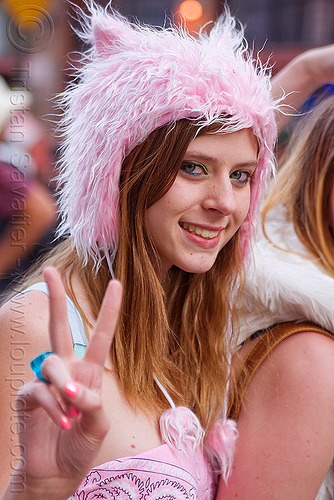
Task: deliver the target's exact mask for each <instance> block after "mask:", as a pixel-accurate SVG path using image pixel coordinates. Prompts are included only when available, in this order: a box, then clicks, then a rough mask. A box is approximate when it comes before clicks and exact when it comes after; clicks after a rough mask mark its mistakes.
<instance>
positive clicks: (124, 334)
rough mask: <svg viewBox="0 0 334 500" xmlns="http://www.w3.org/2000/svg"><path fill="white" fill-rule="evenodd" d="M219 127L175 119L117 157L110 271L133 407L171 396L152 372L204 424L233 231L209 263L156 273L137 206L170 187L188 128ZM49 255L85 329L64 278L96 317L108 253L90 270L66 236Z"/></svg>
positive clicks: (221, 346) (120, 356)
mask: <svg viewBox="0 0 334 500" xmlns="http://www.w3.org/2000/svg"><path fill="white" fill-rule="evenodd" d="M221 128H222V123H221V121H220V122H219V123H215V124H213V125H211V126H209V127H206V128H204V129H202V130H201V129H199V128H198V126H196V124H194V123H192V122H191V121H189V120H186V119H184V120H180V121H177V122H176V123H174V124H173V125H166V126H164V127H161V128H159V129H157V130H155V131H154V132H152V133H151V134H150V135H149V137H148V138H147V139H146V140H145V141H144V142H143V143H142V144H140V145H139V146H137V147H136V148H135V149H134V150H133V151H132V152H131V153H130V154H129V155H128V157H127V158H126V159H125V160H124V162H123V166H122V172H121V179H120V200H119V206H120V228H119V234H120V237H119V246H118V250H117V254H116V259H115V262H114V271H115V276H116V278H117V279H119V280H120V281H121V282H122V284H123V287H124V296H123V304H122V311H121V315H120V319H119V322H118V326H117V331H116V334H115V339H114V342H113V345H112V348H111V357H112V362H113V367H114V369H115V371H116V373H117V374H118V377H119V381H120V386H121V388H122V389H123V391H124V393H125V395H126V396H127V398H128V400H129V401H130V402H131V403H132V404H133V406H134V407H138V408H141V409H143V410H144V411H147V412H150V411H152V410H157V411H163V410H164V409H166V408H167V407H168V406H169V403H168V402H167V401H166V399H165V397H164V395H163V394H162V393H161V391H160V389H159V388H158V387H157V385H156V383H155V381H154V377H153V374H154V375H155V376H156V377H157V378H158V380H159V381H160V382H161V384H162V385H163V386H164V387H165V388H166V390H167V391H168V392H169V394H170V395H171V397H172V398H173V400H174V402H175V404H177V405H185V406H187V407H190V408H191V409H193V410H194V411H195V413H196V414H197V416H198V417H199V418H200V420H201V422H202V424H203V425H204V426H205V427H206V428H208V427H210V426H211V425H212V424H213V422H214V421H215V420H216V419H217V417H218V416H219V414H220V413H221V412H222V408H223V406H224V397H225V394H226V389H227V379H228V366H229V359H228V356H229V354H228V353H229V351H230V342H231V331H232V329H233V325H232V322H231V318H232V317H233V313H234V305H233V304H234V302H235V301H236V299H237V297H238V296H239V293H240V288H241V284H242V282H243V262H242V257H241V255H242V252H241V248H240V247H241V245H240V237H239V231H238V232H237V233H236V235H234V237H233V238H231V240H230V241H229V242H228V243H227V244H226V245H225V247H224V248H223V249H222V250H221V251H220V253H219V255H218V257H217V259H216V262H215V264H214V265H213V267H212V268H211V269H210V270H209V271H208V272H206V273H203V274H191V273H187V272H184V271H182V270H181V269H179V268H177V267H175V266H174V267H172V268H171V269H170V270H169V271H168V272H167V273H166V275H165V276H164V278H163V279H162V280H160V279H159V278H158V276H157V274H156V272H155V270H154V268H153V266H152V262H151V259H150V257H149V256H150V255H152V249H153V251H154V243H153V242H152V241H150V238H149V236H148V234H147V232H146V228H145V214H146V211H147V209H148V208H149V207H150V206H151V205H152V204H154V203H155V202H156V201H157V200H159V199H160V198H161V197H162V196H163V195H164V194H165V193H166V192H167V191H168V190H169V188H170V187H171V186H172V184H173V182H174V180H175V178H176V176H177V173H178V171H179V169H180V165H181V162H182V160H183V157H184V154H185V152H186V150H187V147H188V145H189V143H190V142H191V141H192V140H193V139H194V137H195V136H196V135H200V134H202V133H211V132H212V133H214V132H216V131H217V130H221ZM48 263H49V264H52V263H53V264H54V265H55V266H56V267H57V268H58V270H59V271H60V272H61V273H62V275H63V278H64V282H65V288H66V291H67V293H68V294H69V296H70V297H71V298H72V300H73V301H74V302H75V304H76V306H77V307H78V309H79V310H80V312H81V314H82V316H83V319H84V323H85V326H86V330H87V332H88V329H89V326H91V325H89V322H88V319H87V318H86V316H85V315H84V313H83V311H82V308H81V307H80V304H79V303H78V301H77V300H76V297H75V293H74V290H73V287H72V277H73V275H74V274H75V275H76V276H79V278H80V279H81V281H82V283H83V285H84V288H85V290H86V293H87V297H88V299H89V300H90V303H91V305H92V308H93V313H94V314H95V315H96V316H97V315H98V312H99V309H100V306H101V303H102V299H103V295H104V293H105V290H106V286H107V284H108V281H109V280H110V272H109V269H108V267H107V265H106V262H105V261H103V263H102V266H101V268H100V269H99V270H98V271H97V272H96V269H94V263H93V262H88V264H86V265H85V266H83V259H82V258H80V257H79V256H78V255H77V254H76V252H75V251H74V250H73V249H72V248H71V244H70V240H65V241H64V242H63V243H61V244H60V245H59V247H58V248H56V249H55V250H54V252H53V256H51V257H50V259H49V261H48ZM232 297H233V299H234V300H232Z"/></svg>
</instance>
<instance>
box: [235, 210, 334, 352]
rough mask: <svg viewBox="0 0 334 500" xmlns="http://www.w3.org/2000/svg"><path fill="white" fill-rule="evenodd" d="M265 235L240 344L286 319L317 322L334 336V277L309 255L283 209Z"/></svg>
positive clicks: (250, 271)
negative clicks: (270, 240)
mask: <svg viewBox="0 0 334 500" xmlns="http://www.w3.org/2000/svg"><path fill="white" fill-rule="evenodd" d="M266 231H267V233H268V235H269V236H270V238H271V239H272V241H274V243H275V245H277V246H279V247H280V248H283V249H284V250H287V251H282V250H280V249H279V248H276V246H274V245H272V244H271V243H270V242H269V241H268V240H267V239H266V238H265V237H264V235H263V233H262V231H260V233H259V235H258V238H257V241H256V243H255V244H254V247H253V249H252V252H251V255H252V257H251V261H250V263H249V266H248V268H247V272H246V275H247V282H246V290H245V294H244V297H243V313H244V317H243V318H242V324H241V325H240V337H239V342H240V343H241V342H243V341H244V340H245V339H246V338H248V337H249V336H250V335H251V334H252V333H254V332H256V331H257V330H262V329H264V328H268V327H269V326H271V325H273V324H275V323H282V322H285V321H305V320H308V321H312V322H314V323H316V324H317V325H319V326H322V327H323V328H326V329H328V330H330V331H333V332H334V312H333V297H334V279H333V278H331V277H330V276H328V274H326V272H325V271H323V270H322V268H321V267H320V266H319V265H318V264H317V263H316V262H315V261H314V260H312V258H311V257H309V256H308V253H307V250H306V249H305V248H304V246H303V245H302V243H301V242H300V240H299V239H298V237H297V235H296V233H295V232H294V229H293V225H292V224H291V223H288V222H287V221H286V219H285V218H284V214H283V213H282V212H281V210H280V209H278V210H276V211H275V213H274V214H272V215H271V218H270V220H268V223H267V221H266Z"/></svg>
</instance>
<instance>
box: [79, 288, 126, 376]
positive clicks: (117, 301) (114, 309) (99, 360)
mask: <svg viewBox="0 0 334 500" xmlns="http://www.w3.org/2000/svg"><path fill="white" fill-rule="evenodd" d="M121 304H122V285H121V283H120V282H119V281H117V280H111V281H109V284H108V286H107V290H106V293H105V295H104V298H103V302H102V306H101V309H100V312H99V315H98V318H97V321H96V325H95V328H94V333H93V335H92V338H91V340H90V342H89V344H88V347H87V351H86V354H85V359H86V360H89V361H92V362H94V363H96V364H98V365H100V366H104V363H105V362H106V359H107V355H108V353H109V350H110V346H111V343H112V341H113V338H114V334H115V329H116V324H117V320H118V317H119V312H120V309H121Z"/></svg>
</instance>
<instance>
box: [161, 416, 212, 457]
mask: <svg viewBox="0 0 334 500" xmlns="http://www.w3.org/2000/svg"><path fill="white" fill-rule="evenodd" d="M160 431H161V436H162V439H163V440H164V442H165V443H167V444H168V445H169V446H171V447H173V448H176V449H177V450H178V451H183V452H189V449H192V451H195V450H196V448H198V447H199V446H200V445H201V444H202V442H203V438H204V431H203V428H202V426H201V424H200V421H199V420H198V418H197V417H196V415H195V414H194V413H193V412H192V411H191V410H189V408H186V407H184V406H178V407H176V408H170V409H169V410H166V411H165V412H164V413H163V414H162V415H161V417H160Z"/></svg>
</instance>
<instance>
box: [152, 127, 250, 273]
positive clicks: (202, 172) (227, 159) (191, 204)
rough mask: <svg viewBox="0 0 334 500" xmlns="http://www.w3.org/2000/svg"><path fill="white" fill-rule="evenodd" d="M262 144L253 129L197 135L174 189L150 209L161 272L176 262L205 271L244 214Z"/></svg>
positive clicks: (212, 262) (179, 264) (195, 269)
mask: <svg viewBox="0 0 334 500" xmlns="http://www.w3.org/2000/svg"><path fill="white" fill-rule="evenodd" d="M257 155H258V145H257V140H256V138H255V136H254V134H253V132H252V131H251V130H250V129H243V130H240V131H238V132H234V133H231V134H204V135H201V136H199V137H197V138H195V139H194V140H193V141H192V142H191V143H190V145H189V147H188V149H187V152H186V154H185V156H184V159H183V162H182V165H181V168H180V171H179V173H178V175H177V177H176V179H175V181H174V183H173V185H172V187H171V188H170V189H169V191H168V192H167V193H166V194H165V195H164V196H163V197H162V198H161V199H160V200H158V201H157V202H156V203H154V204H153V205H152V206H151V207H150V208H149V209H148V210H147V214H146V225H147V230H148V232H149V234H150V236H151V237H152V239H153V241H154V243H155V247H156V250H157V252H158V255H159V258H160V263H159V265H158V264H157V263H156V271H157V272H158V274H159V275H163V274H164V273H165V272H166V271H167V270H168V269H169V268H170V267H171V266H172V265H175V266H177V267H179V268H180V269H183V270H184V271H187V272H190V273H204V272H206V271H208V270H209V269H210V268H211V267H212V266H213V264H214V262H215V260H216V258H217V255H218V253H219V251H220V250H221V249H222V248H223V246H224V245H226V243H227V242H228V241H229V240H230V239H231V238H232V236H233V235H234V233H235V232H236V231H237V229H238V228H239V227H240V225H241V223H242V222H243V220H244V219H245V217H246V215H247V213H248V210H249V203H250V178H251V176H252V174H253V173H254V171H255V169H256V166H257Z"/></svg>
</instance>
